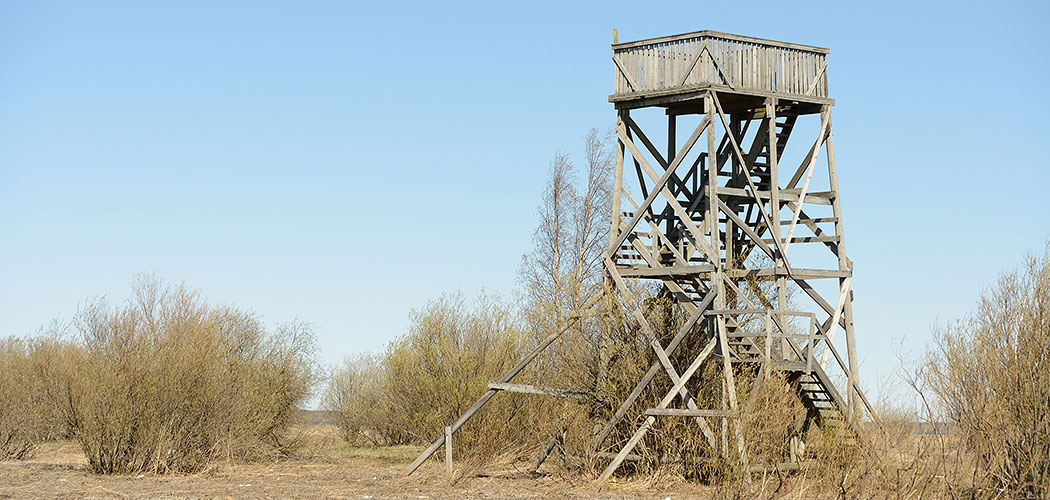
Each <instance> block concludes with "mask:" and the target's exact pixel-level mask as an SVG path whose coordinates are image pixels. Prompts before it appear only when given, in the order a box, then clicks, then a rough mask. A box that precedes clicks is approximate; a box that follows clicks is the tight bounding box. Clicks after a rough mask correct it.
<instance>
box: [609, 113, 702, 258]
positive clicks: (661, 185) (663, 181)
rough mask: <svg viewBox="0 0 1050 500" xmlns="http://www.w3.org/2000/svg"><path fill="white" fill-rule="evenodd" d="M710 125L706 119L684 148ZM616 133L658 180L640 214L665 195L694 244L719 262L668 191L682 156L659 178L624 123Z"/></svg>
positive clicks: (635, 219) (613, 244)
mask: <svg viewBox="0 0 1050 500" xmlns="http://www.w3.org/2000/svg"><path fill="white" fill-rule="evenodd" d="M709 124H710V120H707V119H705V120H704V121H702V122H701V123H700V126H698V127H697V129H696V130H695V131H694V132H693V135H692V136H690V138H689V141H687V142H686V144H685V146H683V148H684V149H688V148H691V147H692V144H693V143H695V142H696V139H697V138H698V137H699V135H700V133H701V132H703V130H704V129H705V128H707V127H708V126H710V125H709ZM616 133H617V135H618V136H620V138H621V140H623V141H624V144H625V145H626V146H627V149H628V150H629V151H630V152H631V155H632V156H634V159H635V161H636V162H638V164H639V165H641V168H643V169H644V170H645V172H646V173H647V174H648V175H649V176H650V177H651V178H653V179H654V180H656V186H654V189H653V190H652V192H650V193H649V196H647V197H646V199H645V201H643V202H642V204H641V205H640V209H639V210H638V212H641V211H643V210H645V209H648V208H649V206H651V205H652V203H653V201H654V200H655V199H656V196H657V194H663V196H664V198H665V201H666V202H667V204H668V205H670V206H671V207H672V208H673V209H674V211H675V213H676V214H677V215H678V217H679V220H680V221H681V223H682V225H684V226H685V227H686V229H687V230H688V231H689V232H690V234H691V235H692V236H693V238H694V244H696V245H697V246H698V247H700V249H701V250H702V251H703V252H704V253H705V254H706V255H707V256H708V259H709V260H712V261H717V260H718V256H717V255H718V254H717V253H716V252H715V251H714V249H713V248H711V247H710V246H707V245H706V244H705V243H704V241H703V239H702V238H701V237H700V234H699V230H698V229H697V228H696V225H695V224H693V221H692V219H691V218H690V217H689V214H688V212H686V211H685V209H684V208H682V205H681V204H680V203H678V200H677V199H676V198H675V196H674V195H673V194H672V193H671V192H670V190H668V189H667V181H668V180H669V179H670V177H671V175H672V174H673V173H674V169H673V168H671V167H677V163H680V162H681V159H680V158H682V156H680V157H678V158H675V161H674V162H671V167H668V169H667V170H666V171H665V172H664V175H663V176H657V175H656V171H654V170H653V169H652V167H650V166H649V162H648V161H646V160H645V157H643V156H642V153H641V152H640V151H638V148H637V147H636V146H635V145H634V142H633V141H631V140H630V139H629V138H628V137H627V135H626V131H625V127H624V125H623V122H620V123H618V124H617V127H616ZM676 162H677V163H676ZM657 187H658V189H657ZM639 219H641V215H640V214H638V213H635V216H634V217H633V218H632V219H631V222H630V223H629V224H628V228H627V230H625V231H623V232H621V233H620V235H619V236H617V238H616V239H615V240H613V241H612V242H611V244H610V245H609V249H608V252H609V253H610V254H612V253H614V252H615V251H616V249H617V248H618V247H619V246H620V244H621V243H623V240H624V239H625V238H626V237H627V233H628V232H629V231H630V230H632V229H633V228H634V226H635V225H637V224H638V220H639Z"/></svg>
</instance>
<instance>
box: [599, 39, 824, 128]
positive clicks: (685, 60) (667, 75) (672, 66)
mask: <svg viewBox="0 0 1050 500" xmlns="http://www.w3.org/2000/svg"><path fill="white" fill-rule="evenodd" d="M612 49H613V63H614V64H615V80H614V85H613V94H612V95H610V96H609V102H611V103H613V104H614V105H615V106H616V108H617V109H635V108H643V107H648V106H661V107H666V108H676V107H693V108H694V109H695V104H696V102H700V103H701V106H702V103H703V94H704V91H706V90H708V89H711V90H715V91H716V92H719V94H721V95H725V96H726V97H725V98H723V102H724V104H726V105H727V107H735V106H733V101H734V100H735V101H737V102H739V104H740V105H741V106H742V107H748V106H754V104H755V103H756V102H761V101H762V100H764V99H766V98H769V97H773V98H776V99H778V100H783V101H789V102H792V103H797V104H798V105H799V106H798V107H799V108H800V110H801V112H802V113H807V112H808V113H815V112H818V111H819V108H820V106H821V105H823V104H834V100H833V99H830V98H829V97H828V75H827V67H828V61H827V55H828V52H829V51H828V49H825V48H821V47H813V46H809V45H799V44H796V43H787V42H779V41H776V40H766V39H762V38H754V37H749V36H740V35H730V34H728V33H719V32H717V31H708V30H705V31H696V32H693V33H684V34H681V35H672V36H664V37H659V38H650V39H647V40H638V41H634V42H625V43H614V44H613V46H612Z"/></svg>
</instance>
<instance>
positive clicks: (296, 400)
mask: <svg viewBox="0 0 1050 500" xmlns="http://www.w3.org/2000/svg"><path fill="white" fill-rule="evenodd" d="M133 290H134V294H135V299H134V300H133V301H130V302H129V303H127V304H124V305H123V306H116V307H114V306H110V305H109V304H107V303H106V302H105V301H103V300H98V301H95V302H92V303H89V304H87V305H86V306H84V307H82V308H81V309H80V311H78V313H77V315H76V317H75V321H74V327H75V329H76V332H77V334H78V335H77V338H76V344H77V345H78V346H79V348H80V351H81V352H80V355H79V357H78V359H77V360H76V364H75V365H74V366H73V367H70V366H63V367H60V368H61V371H60V372H59V373H55V374H52V375H51V376H52V377H54V378H53V379H51V380H52V381H53V382H52V383H53V384H54V388H53V390H52V391H51V393H50V397H51V399H52V402H53V403H54V404H55V405H56V407H57V408H58V409H59V410H60V411H61V413H62V415H63V416H64V418H65V419H66V420H67V421H68V423H69V425H70V428H71V429H72V432H73V435H74V437H75V438H76V439H77V441H78V442H79V443H80V445H81V448H82V449H83V450H84V453H85V455H86V456H87V459H88V463H89V464H90V467H91V469H92V470H93V471H95V472H97V473H132V472H143V471H150V472H157V473H169V472H194V471H199V470H201V469H202V468H204V467H205V466H206V465H207V464H209V463H210V462H212V461H213V460H216V459H219V458H230V459H253V458H259V457H263V456H271V455H274V454H283V453H285V452H287V450H288V448H287V445H288V442H287V441H286V439H287V434H286V431H287V425H288V422H289V419H290V417H291V416H292V412H293V411H294V410H295V408H296V405H298V404H300V403H301V402H302V401H303V400H304V399H305V398H306V397H307V396H308V395H309V392H310V388H311V385H312V384H313V383H314V382H315V379H316V377H315V374H314V371H315V370H314V358H313V355H314V340H313V337H312V333H311V331H310V329H309V328H308V327H306V326H305V325H302V324H298V323H295V324H291V325H286V326H283V327H281V328H279V329H278V330H277V331H275V332H273V333H269V334H268V333H267V332H266V331H265V330H264V328H263V327H262V325H261V324H260V322H259V319H258V318H257V317H256V316H254V315H253V314H251V313H246V312H243V311H239V310H237V309H234V308H232V307H228V306H212V305H210V304H208V303H207V302H205V301H204V300H203V299H202V298H201V296H200V295H199V293H197V292H195V291H192V290H189V289H187V288H185V287H184V286H167V285H165V284H164V283H163V282H161V281H159V280H157V279H155V278H152V277H148V276H147V277H140V278H139V279H138V280H137V281H136V282H135V284H134V287H133Z"/></svg>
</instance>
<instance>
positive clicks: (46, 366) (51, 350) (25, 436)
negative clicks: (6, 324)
mask: <svg viewBox="0 0 1050 500" xmlns="http://www.w3.org/2000/svg"><path fill="white" fill-rule="evenodd" d="M69 349H71V346H68V345H63V344H61V343H60V342H58V341H56V340H54V339H36V340H32V339H18V338H6V339H2V340H0V460H6V459H14V460H20V459H24V458H28V457H30V456H31V455H32V452H33V450H34V448H35V447H36V445H37V444H38V443H40V442H42V441H48V440H51V439H54V438H58V437H62V436H64V435H65V434H66V433H67V432H66V431H67V427H66V425H65V421H64V420H63V418H62V416H61V415H60V414H59V413H58V412H56V411H55V407H54V405H52V404H50V401H49V399H48V390H49V387H48V386H47V384H46V381H47V379H45V378H43V377H42V376H41V375H42V374H43V373H46V372H48V371H53V370H55V369H56V368H57V365H58V364H59V363H62V359H61V357H62V355H63V354H64V352H65V351H67V350H69Z"/></svg>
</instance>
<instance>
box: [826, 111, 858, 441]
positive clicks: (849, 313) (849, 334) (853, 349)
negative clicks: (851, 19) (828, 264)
mask: <svg viewBox="0 0 1050 500" xmlns="http://www.w3.org/2000/svg"><path fill="white" fill-rule="evenodd" d="M825 107H826V108H827V113H828V138H827V141H826V142H825V146H826V147H827V153H828V180H829V182H830V184H831V186H830V187H831V192H832V193H835V197H834V198H832V199H831V206H832V209H833V210H834V214H835V236H837V237H838V242H837V244H836V245H835V254H836V256H837V257H838V260H839V270H840V271H849V272H850V274H852V273H853V263H852V262H850V260H849V258H848V257H846V229H845V226H844V225H843V223H842V205H841V203H840V202H839V175H838V171H837V170H836V169H835V143H834V141H833V140H832V137H833V134H832V131H831V106H830V105H826V106H825ZM844 281H846V278H840V279H839V286H842V284H843V282H844ZM846 293H847V295H846V302H845V303H844V304H843V306H842V319H843V320H844V321H845V323H846V325H845V326H846V328H845V330H846V357H847V358H848V360H849V374H847V377H846V378H847V380H846V394H847V395H848V396H847V397H846V399H847V401H848V405H849V413H850V415H849V418H850V419H856V418H858V417H859V416H860V412H861V407H860V405H861V401H860V399H861V398H860V394H859V390H858V389H857V375H858V372H859V371H860V361H859V359H857V342H856V339H855V338H854V336H853V290H852V289H850V290H847V291H846ZM829 342H830V339H829ZM854 421H855V420H854Z"/></svg>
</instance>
